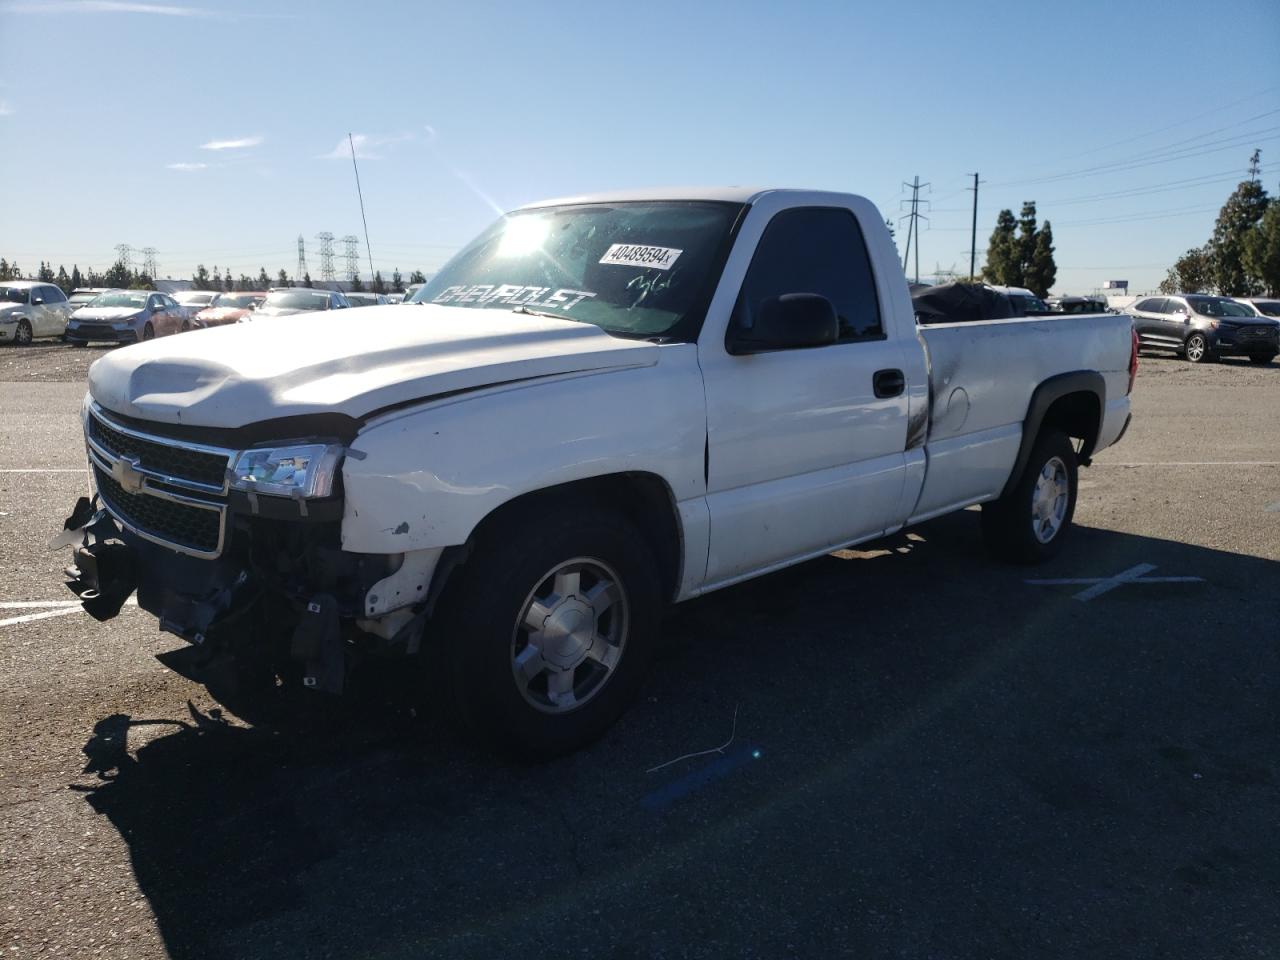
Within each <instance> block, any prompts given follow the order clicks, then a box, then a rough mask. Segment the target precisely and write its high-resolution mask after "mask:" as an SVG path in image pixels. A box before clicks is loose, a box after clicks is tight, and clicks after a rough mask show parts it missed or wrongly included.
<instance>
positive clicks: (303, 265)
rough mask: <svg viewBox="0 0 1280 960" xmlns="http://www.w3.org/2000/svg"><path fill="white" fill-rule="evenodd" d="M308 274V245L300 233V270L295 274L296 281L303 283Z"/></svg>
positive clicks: (294, 280) (294, 279)
mask: <svg viewBox="0 0 1280 960" xmlns="http://www.w3.org/2000/svg"><path fill="white" fill-rule="evenodd" d="M306 275H307V245H306V243H305V242H304V241H303V239H302V234H298V272H297V273H295V274H294V275H293V282H294V283H301V282H302V278H303V277H305V276H306Z"/></svg>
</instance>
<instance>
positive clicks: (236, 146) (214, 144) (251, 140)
mask: <svg viewBox="0 0 1280 960" xmlns="http://www.w3.org/2000/svg"><path fill="white" fill-rule="evenodd" d="M261 142H262V137H241V138H240V139H239V140H210V141H209V142H208V143H202V144H200V149H201V150H245V149H247V148H249V147H256V146H257V145H258V144H260V143H261Z"/></svg>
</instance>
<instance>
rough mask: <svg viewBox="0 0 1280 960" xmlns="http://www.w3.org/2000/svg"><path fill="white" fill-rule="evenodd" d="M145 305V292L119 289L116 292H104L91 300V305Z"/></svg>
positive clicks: (139, 306) (138, 306) (140, 306)
mask: <svg viewBox="0 0 1280 960" xmlns="http://www.w3.org/2000/svg"><path fill="white" fill-rule="evenodd" d="M146 305H147V295H146V294H145V293H132V292H130V291H128V290H120V291H117V292H116V293H104V294H103V295H102V296H100V297H98V299H96V300H94V301H93V304H92V306H95V307H137V308H142V307H145V306H146Z"/></svg>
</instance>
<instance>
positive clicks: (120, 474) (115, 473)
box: [111, 457, 143, 493]
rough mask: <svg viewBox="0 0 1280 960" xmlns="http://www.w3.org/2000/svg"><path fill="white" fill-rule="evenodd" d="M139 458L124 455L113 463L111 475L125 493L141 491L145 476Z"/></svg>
mask: <svg viewBox="0 0 1280 960" xmlns="http://www.w3.org/2000/svg"><path fill="white" fill-rule="evenodd" d="M138 462H139V461H137V460H133V459H130V458H128V457H122V458H121V459H119V460H117V461H116V462H115V463H113V464H112V465H111V476H112V478H113V479H114V480H115V482H116V483H118V484H120V487H121V488H122V489H123V490H124V492H125V493H141V492H142V480H143V476H142V474H141V473H139V472H138Z"/></svg>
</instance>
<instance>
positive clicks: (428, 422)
mask: <svg viewBox="0 0 1280 960" xmlns="http://www.w3.org/2000/svg"><path fill="white" fill-rule="evenodd" d="M1136 357H1137V353H1136V349H1135V342H1134V337H1133V331H1132V329H1131V325H1130V321H1129V319H1128V318H1126V317H1123V316H1115V315H1100V316H1081V317H1075V318H1072V320H1071V321H1070V322H1064V321H1063V320H1062V319H1060V318H1059V319H1046V320H1039V319H1018V320H1000V321H984V322H971V323H950V324H939V325H935V326H929V327H918V326H917V322H916V318H915V316H914V313H913V310H912V304H911V299H910V297H909V295H908V290H907V284H906V281H905V279H904V277H903V273H902V270H901V268H900V267H899V265H898V260H897V256H896V253H895V251H894V248H893V244H892V241H891V239H890V237H889V234H888V232H887V231H886V229H885V227H884V220H883V217H881V215H880V214H879V213H878V212H877V211H876V209H875V207H874V206H873V205H872V204H871V203H870V202H868V201H867V200H865V199H862V198H860V197H856V196H850V195H845V194H838V193H823V192H812V191H797V190H759V191H755V190H743V189H724V190H699V191H673V190H657V191H646V192H628V193H617V194H610V195H603V196H588V197H577V198H572V199H566V200H558V201H550V202H546V203H538V204H534V205H532V206H528V207H524V208H522V209H519V210H517V211H515V212H513V213H511V214H509V215H507V216H505V217H503V218H501V219H500V220H499V221H498V222H497V223H496V224H494V225H493V226H492V227H491V228H490V229H489V230H487V231H486V232H485V233H483V234H482V235H481V236H480V237H478V238H477V239H476V240H475V241H474V242H472V243H471V244H470V245H468V246H467V247H466V248H465V249H463V250H462V251H461V252H460V253H459V254H458V255H457V256H456V257H454V258H453V259H452V260H451V261H450V262H449V263H448V264H447V265H446V266H445V267H444V268H442V269H441V270H440V272H439V273H438V274H437V275H436V276H435V278H434V279H433V280H432V281H431V282H430V283H428V284H426V285H425V286H424V287H423V288H422V289H421V290H419V291H418V292H417V293H416V294H415V295H414V296H413V297H412V300H411V301H410V302H407V303H404V304H402V305H397V306H382V307H372V308H365V309H357V310H348V311H343V312H342V313H340V314H332V315H331V314H310V315H303V316H299V317H285V318H280V319H278V320H276V321H274V322H272V323H254V324H242V325H239V326H229V327H222V328H218V329H212V330H204V331H197V332H195V333H191V334H188V335H186V336H183V337H173V338H169V339H165V340H157V341H152V342H149V343H143V344H140V345H137V346H131V347H129V348H127V349H124V350H120V351H117V352H115V353H112V354H110V355H108V356H105V357H103V358H102V359H100V360H98V361H97V362H96V363H95V364H94V365H93V367H92V369H91V370H90V374H89V382H90V390H89V395H88V396H87V397H86V398H85V403H84V410H83V418H84V425H85V439H86V445H87V450H88V457H89V462H90V468H91V470H92V473H93V476H94V480H95V484H96V488H97V496H96V498H94V499H93V500H92V501H90V500H88V499H86V500H83V501H81V503H80V504H78V505H77V509H76V511H74V512H73V514H72V516H71V517H69V518H68V520H67V523H66V529H65V530H64V532H63V534H61V535H59V536H58V537H57V538H55V540H56V542H58V543H60V544H64V545H68V544H69V545H72V546H74V547H75V565H74V566H73V567H71V568H69V574H70V576H71V580H72V584H71V585H72V588H73V589H74V590H76V592H77V593H79V594H80V595H81V596H82V597H83V598H84V599H85V601H86V607H87V608H89V609H90V611H91V612H93V613H94V614H95V615H97V616H98V617H99V618H105V617H108V616H111V615H113V614H114V613H115V612H116V611H117V610H118V609H119V607H120V605H121V603H123V601H124V599H125V598H126V597H127V596H128V595H129V594H130V593H131V592H132V591H133V590H134V589H136V590H137V599H138V603H139V605H140V606H141V607H142V608H144V609H145V610H148V611H150V612H152V613H153V614H155V615H156V616H157V617H159V619H160V624H161V627H162V628H163V629H166V630H169V631H172V632H173V633H175V634H178V635H180V636H182V637H184V638H186V639H187V640H189V641H191V642H192V643H193V644H195V645H198V649H199V651H200V655H201V656H202V657H207V658H208V661H209V662H210V663H222V664H225V663H227V662H231V663H234V664H236V665H237V666H238V669H239V670H240V672H241V675H242V676H243V677H250V678H252V677H254V676H257V677H263V678H270V681H271V683H272V685H273V686H274V685H275V684H276V682H277V681H276V679H275V677H276V676H277V675H278V676H279V677H280V678H282V682H283V680H285V679H286V678H287V679H288V680H289V681H290V682H293V683H299V682H300V683H302V684H305V685H307V686H313V687H316V688H318V689H320V690H327V691H340V690H341V688H342V685H343V681H344V677H345V676H346V675H347V673H348V671H349V670H350V669H351V667H352V665H353V664H355V663H357V662H359V661H360V659H361V658H363V657H367V656H389V655H403V656H408V657H411V658H413V662H415V663H416V664H417V667H418V669H419V670H420V672H421V683H422V684H423V685H424V688H425V689H427V690H429V691H431V695H432V696H438V695H439V694H440V692H441V691H442V690H445V689H447V690H449V691H451V692H452V695H453V697H454V698H456V702H457V706H458V708H459V710H460V712H461V714H462V715H463V717H464V718H465V719H466V720H468V721H469V723H470V724H471V725H472V726H473V727H474V728H475V729H476V730H478V731H482V732H484V733H486V734H488V735H489V736H490V737H491V738H492V739H493V740H495V741H496V742H497V743H498V744H500V745H503V746H505V747H507V748H511V749H514V750H516V751H519V752H522V753H525V754H528V755H534V756H548V755H552V754H556V753H559V752H563V751H566V750H570V749H573V748H574V747H576V746H578V745H580V744H582V743H584V742H585V741H587V740H589V739H591V738H592V737H594V736H596V735H598V734H599V733H600V732H601V731H603V730H604V729H605V728H606V727H607V726H608V725H609V724H610V723H611V722H612V721H613V720H614V719H615V718H616V717H617V716H618V714H619V713H620V711H621V710H622V709H623V707H624V706H625V704H626V703H627V701H628V699H629V698H630V697H632V695H633V694H634V693H635V692H636V690H637V687H638V685H639V683H640V680H641V678H642V676H643V672H644V669H645V666H646V662H647V660H648V659H649V654H650V651H651V649H652V647H653V644H654V638H655V634H656V633H657V631H658V629H659V625H660V622H661V615H662V613H663V610H664V607H665V605H666V604H668V603H670V602H679V601H682V600H687V599H689V598H691V597H696V596H699V595H701V594H705V593H707V592H709V591H712V590H717V589H719V588H720V587H724V586H727V585H729V584H732V583H737V582H739V581H742V580H745V579H748V578H750V577H758V576H761V575H762V574H767V573H769V572H770V571H774V570H777V569H779V568H781V567H785V566H787V565H789V564H794V563H798V562H800V561H803V560H805V559H807V558H810V557H815V556H818V555H821V554H823V553H826V552H828V551H831V550H834V549H837V548H839V547H842V546H845V545H849V544H854V543H858V542H859V541H864V540H869V539H872V538H875V537H879V536H882V535H884V534H886V533H890V532H892V531H895V530H899V529H901V528H902V527H904V526H907V525H910V524H915V523H919V522H921V521H924V520H928V519H929V518H930V517H936V516H938V515H940V514H944V513H947V512H949V511H953V510H960V509H963V508H964V507H967V506H969V505H971V504H976V503H981V504H983V511H982V529H983V533H984V535H985V536H986V539H987V541H988V543H989V545H990V546H991V548H992V549H993V551H994V552H995V553H996V554H997V555H999V556H1001V557H1005V558H1008V559H1011V560H1015V561H1024V562H1026V561H1035V560H1039V559H1042V558H1045V557H1048V556H1051V555H1052V554H1053V553H1054V552H1055V551H1056V550H1057V549H1058V548H1059V546H1060V545H1061V543H1062V540H1063V538H1064V536H1066V534H1067V531H1068V528H1069V526H1070V524H1071V518H1072V512H1073V510H1074V507H1075V499H1076V470H1077V466H1078V465H1087V464H1088V463H1089V458H1090V457H1091V456H1092V455H1093V454H1094V453H1096V452H1097V451H1098V450H1101V449H1102V448H1104V447H1106V446H1108V445H1110V444H1112V443H1114V442H1115V441H1116V440H1118V439H1119V438H1120V436H1121V434H1122V433H1123V432H1124V431H1125V428H1126V427H1127V425H1128V422H1129V393H1130V390H1131V389H1132V387H1133V378H1134V373H1135V371H1136V363H1137V359H1136Z"/></svg>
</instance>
